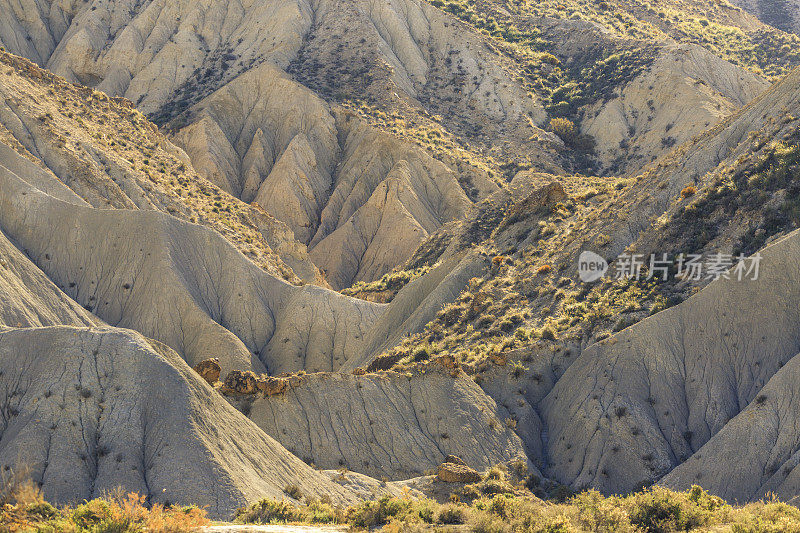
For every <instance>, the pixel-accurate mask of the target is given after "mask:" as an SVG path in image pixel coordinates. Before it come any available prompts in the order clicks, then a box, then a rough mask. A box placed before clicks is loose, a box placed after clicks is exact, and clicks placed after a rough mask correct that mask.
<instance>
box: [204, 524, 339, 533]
mask: <svg viewBox="0 0 800 533" xmlns="http://www.w3.org/2000/svg"><path fill="white" fill-rule="evenodd" d="M197 531H198V532H199V533H341V532H343V531H347V528H346V527H342V526H292V525H285V526H284V525H271V526H238V525H225V526H207V527H201V528H199V529H197Z"/></svg>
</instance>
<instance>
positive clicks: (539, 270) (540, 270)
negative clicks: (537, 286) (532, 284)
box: [536, 265, 553, 276]
mask: <svg viewBox="0 0 800 533" xmlns="http://www.w3.org/2000/svg"><path fill="white" fill-rule="evenodd" d="M552 271H553V267H552V266H550V265H542V266H540V267H539V268H537V269H536V274H538V275H539V276H544V275H546V274H549V273H550V272H552Z"/></svg>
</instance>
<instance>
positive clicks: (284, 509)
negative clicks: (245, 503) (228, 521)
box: [234, 498, 305, 524]
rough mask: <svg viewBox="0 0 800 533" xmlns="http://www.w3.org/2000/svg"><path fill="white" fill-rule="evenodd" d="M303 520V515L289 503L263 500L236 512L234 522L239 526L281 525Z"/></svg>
mask: <svg viewBox="0 0 800 533" xmlns="http://www.w3.org/2000/svg"><path fill="white" fill-rule="evenodd" d="M304 518H305V515H304V514H303V513H302V512H301V511H300V510H299V509H297V508H296V507H295V506H293V505H292V504H290V503H289V502H286V501H283V500H272V499H269V498H265V499H263V500H261V501H258V502H256V503H254V504H253V505H251V506H250V507H248V508H245V509H239V510H238V511H236V517H235V518H234V521H236V522H238V523H240V524H283V523H286V522H297V521H301V520H303V519H304Z"/></svg>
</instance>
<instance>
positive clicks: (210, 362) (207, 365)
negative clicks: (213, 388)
mask: <svg viewBox="0 0 800 533" xmlns="http://www.w3.org/2000/svg"><path fill="white" fill-rule="evenodd" d="M192 370H194V371H195V372H197V373H198V374H199V375H200V377H201V378H203V379H204V380H206V383H208V384H209V385H213V384H214V383H216V382H217V381H219V375H220V373H221V372H222V367H221V366H219V359H217V358H216V357H215V358H214V359H206V360H204V361H200V362H199V363H198V364H197V365H195V366H194V368H192ZM225 381H226V382H227V379H226V380H225Z"/></svg>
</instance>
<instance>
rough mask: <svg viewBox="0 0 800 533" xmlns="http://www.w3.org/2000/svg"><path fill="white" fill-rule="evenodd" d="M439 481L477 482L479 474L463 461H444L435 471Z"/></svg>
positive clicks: (479, 477) (479, 478)
mask: <svg viewBox="0 0 800 533" xmlns="http://www.w3.org/2000/svg"><path fill="white" fill-rule="evenodd" d="M436 477H437V479H438V480H439V481H444V482H445V483H477V482H478V481H480V480H481V475H480V474H479V473H478V472H476V471H475V470H473V469H472V468H470V467H468V466H467V465H465V464H463V463H453V462H448V461H446V462H444V463H442V464H440V465H439V468H438V469H437V472H436Z"/></svg>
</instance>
